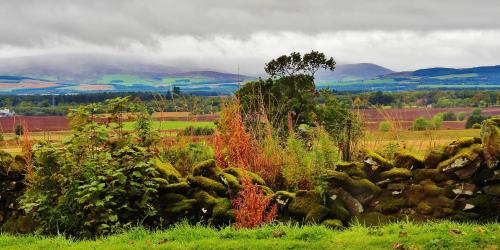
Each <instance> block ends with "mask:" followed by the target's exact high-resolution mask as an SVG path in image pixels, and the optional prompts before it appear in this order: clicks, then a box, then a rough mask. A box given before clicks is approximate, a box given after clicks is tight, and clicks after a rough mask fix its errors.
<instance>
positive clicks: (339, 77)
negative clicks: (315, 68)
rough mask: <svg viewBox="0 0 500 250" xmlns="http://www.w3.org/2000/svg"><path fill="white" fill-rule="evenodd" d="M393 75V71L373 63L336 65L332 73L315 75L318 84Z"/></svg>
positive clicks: (325, 72) (324, 72)
mask: <svg viewBox="0 0 500 250" xmlns="http://www.w3.org/2000/svg"><path fill="white" fill-rule="evenodd" d="M391 73H394V71H392V70H390V69H387V68H384V67H382V66H379V65H376V64H373V63H357V64H342V65H337V67H336V68H335V70H334V71H320V72H318V73H317V75H316V79H317V81H319V82H329V81H354V80H366V79H372V78H375V77H378V76H382V75H387V74H391Z"/></svg>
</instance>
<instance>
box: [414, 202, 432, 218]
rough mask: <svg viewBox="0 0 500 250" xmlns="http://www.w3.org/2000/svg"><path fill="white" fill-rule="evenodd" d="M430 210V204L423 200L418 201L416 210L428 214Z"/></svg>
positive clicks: (430, 212)
mask: <svg viewBox="0 0 500 250" xmlns="http://www.w3.org/2000/svg"><path fill="white" fill-rule="evenodd" d="M432 210H433V209H432V207H431V205H429V203H427V202H425V201H422V202H419V203H418V205H417V212H419V213H420V214H424V215H429V214H432Z"/></svg>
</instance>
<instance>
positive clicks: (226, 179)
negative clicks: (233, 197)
mask: <svg viewBox="0 0 500 250" xmlns="http://www.w3.org/2000/svg"><path fill="white" fill-rule="evenodd" d="M219 179H220V180H221V182H222V183H223V184H224V185H225V186H226V187H228V188H229V189H230V190H232V191H233V194H235V193H236V192H238V191H239V190H240V189H241V183H240V181H239V180H238V178H236V176H234V175H232V174H228V173H224V172H222V173H221V174H220V175H219Z"/></svg>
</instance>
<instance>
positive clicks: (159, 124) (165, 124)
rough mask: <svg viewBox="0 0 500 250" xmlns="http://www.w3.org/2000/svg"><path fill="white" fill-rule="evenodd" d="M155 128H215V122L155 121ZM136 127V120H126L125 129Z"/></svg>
mask: <svg viewBox="0 0 500 250" xmlns="http://www.w3.org/2000/svg"><path fill="white" fill-rule="evenodd" d="M152 125H153V129H157V130H181V129H185V128H187V127H190V126H193V127H209V128H214V127H215V123H213V122H197V121H153V124H152ZM134 127H135V122H125V123H124V129H125V130H132V129H134Z"/></svg>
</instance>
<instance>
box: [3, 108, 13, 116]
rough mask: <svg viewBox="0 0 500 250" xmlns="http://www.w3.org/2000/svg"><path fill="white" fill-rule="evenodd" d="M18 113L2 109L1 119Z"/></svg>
mask: <svg viewBox="0 0 500 250" xmlns="http://www.w3.org/2000/svg"><path fill="white" fill-rule="evenodd" d="M15 114H16V113H15V112H14V111H11V110H10V109H0V117H10V116H14V115H15Z"/></svg>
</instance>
